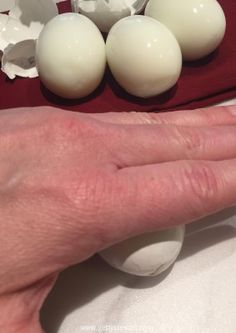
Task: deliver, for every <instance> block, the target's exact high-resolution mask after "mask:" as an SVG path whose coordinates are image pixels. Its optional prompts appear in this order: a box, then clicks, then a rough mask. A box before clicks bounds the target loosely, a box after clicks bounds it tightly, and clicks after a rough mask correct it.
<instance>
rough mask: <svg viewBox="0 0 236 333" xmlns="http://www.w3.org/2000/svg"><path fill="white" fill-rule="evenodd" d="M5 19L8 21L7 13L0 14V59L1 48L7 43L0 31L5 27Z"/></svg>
mask: <svg viewBox="0 0 236 333" xmlns="http://www.w3.org/2000/svg"><path fill="white" fill-rule="evenodd" d="M7 21H8V15H6V14H0V60H1V54H2V52H3V50H4V49H5V47H7V45H8V43H7V42H6V40H5V39H4V38H3V37H2V31H3V29H4V28H5V26H6V24H7Z"/></svg>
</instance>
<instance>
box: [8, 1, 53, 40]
mask: <svg viewBox="0 0 236 333" xmlns="http://www.w3.org/2000/svg"><path fill="white" fill-rule="evenodd" d="M57 14H58V9H57V6H56V3H55V1H53V0H47V1H39V0H30V1H29V0H15V6H14V7H13V8H12V9H11V10H10V12H9V16H10V17H13V18H15V19H18V20H19V21H20V22H21V23H22V24H23V25H25V26H26V27H28V28H29V29H30V32H31V36H32V38H35V39H36V38H38V36H39V34H40V32H41V31H42V29H43V27H44V25H45V24H46V23H47V22H48V21H50V20H51V19H52V18H53V17H54V16H56V15H57Z"/></svg>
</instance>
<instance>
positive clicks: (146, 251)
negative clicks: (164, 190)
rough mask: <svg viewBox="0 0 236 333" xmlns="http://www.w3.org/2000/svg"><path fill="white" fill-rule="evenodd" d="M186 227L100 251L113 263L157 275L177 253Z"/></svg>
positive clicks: (129, 270) (140, 273)
mask: <svg viewBox="0 0 236 333" xmlns="http://www.w3.org/2000/svg"><path fill="white" fill-rule="evenodd" d="M184 234H185V227H184V226H178V227H174V228H171V229H167V230H161V231H157V232H153V233H149V234H144V235H141V236H137V237H134V238H132V239H128V240H126V241H124V242H121V243H118V244H116V245H114V246H112V247H110V248H108V249H106V250H103V251H102V252H100V255H101V257H102V258H103V259H104V260H105V261H106V262H107V263H108V264H110V265H111V266H112V267H114V268H116V269H118V270H120V271H123V272H126V273H129V274H133V275H138V276H156V275H159V274H160V273H162V272H164V271H165V270H166V269H168V268H169V267H170V266H171V265H172V264H173V263H174V262H175V260H176V258H177V257H178V255H179V253H180V251H181V248H182V245H183V241H184Z"/></svg>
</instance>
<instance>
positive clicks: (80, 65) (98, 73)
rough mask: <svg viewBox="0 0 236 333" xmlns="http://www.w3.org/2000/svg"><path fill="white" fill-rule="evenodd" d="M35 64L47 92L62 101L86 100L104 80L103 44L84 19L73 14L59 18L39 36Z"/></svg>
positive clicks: (94, 29) (94, 27)
mask: <svg viewBox="0 0 236 333" xmlns="http://www.w3.org/2000/svg"><path fill="white" fill-rule="evenodd" d="M36 63H37V68H38V71H39V76H40V78H41V80H42V82H43V83H44V85H45V86H46V87H47V88H48V89H49V90H51V91H52V92H54V93H55V94H57V95H59V96H61V97H65V98H81V97H85V96H87V95H89V94H90V93H92V92H93V91H94V90H95V89H96V88H97V87H98V85H99V84H100V82H101V80H102V78H103V75H104V71H105V66H106V52H105V42H104V40H103V37H102V35H101V33H100V31H99V30H98V28H97V27H96V25H95V24H94V23H93V22H92V21H90V20H89V19H88V18H87V17H85V16H83V15H80V14H76V13H66V14H62V15H58V16H56V17H55V18H53V19H52V20H51V21H50V22H49V23H48V24H47V25H46V26H45V28H44V29H43V31H42V33H41V34H40V37H39V39H38V42H37V47H36Z"/></svg>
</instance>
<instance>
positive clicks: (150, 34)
mask: <svg viewBox="0 0 236 333" xmlns="http://www.w3.org/2000/svg"><path fill="white" fill-rule="evenodd" d="M106 54H107V61H108V64H109V67H110V70H111V72H112V74H113V76H114V77H115V79H116V80H117V82H118V83H119V84H120V85H121V86H122V87H123V88H124V89H125V90H126V91H127V92H128V93H130V94H132V95H134V96H138V97H142V98H148V97H152V96H156V95H158V94H161V93H163V92H165V91H166V90H168V89H170V88H171V87H173V86H174V85H175V84H176V82H177V80H178V78H179V76H180V73H181V69H182V55H181V50H180V47H179V44H178V42H177V41H176V38H175V37H174V35H173V34H172V32H170V31H169V30H168V29H167V28H166V27H165V26H164V25H163V24H162V23H160V22H158V21H156V20H155V19H153V18H151V17H147V16H141V15H134V16H130V17H126V18H123V19H122V20H120V21H119V22H117V23H116V24H115V25H114V26H113V27H112V28H111V30H110V32H109V34H108V37H107V42H106Z"/></svg>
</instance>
